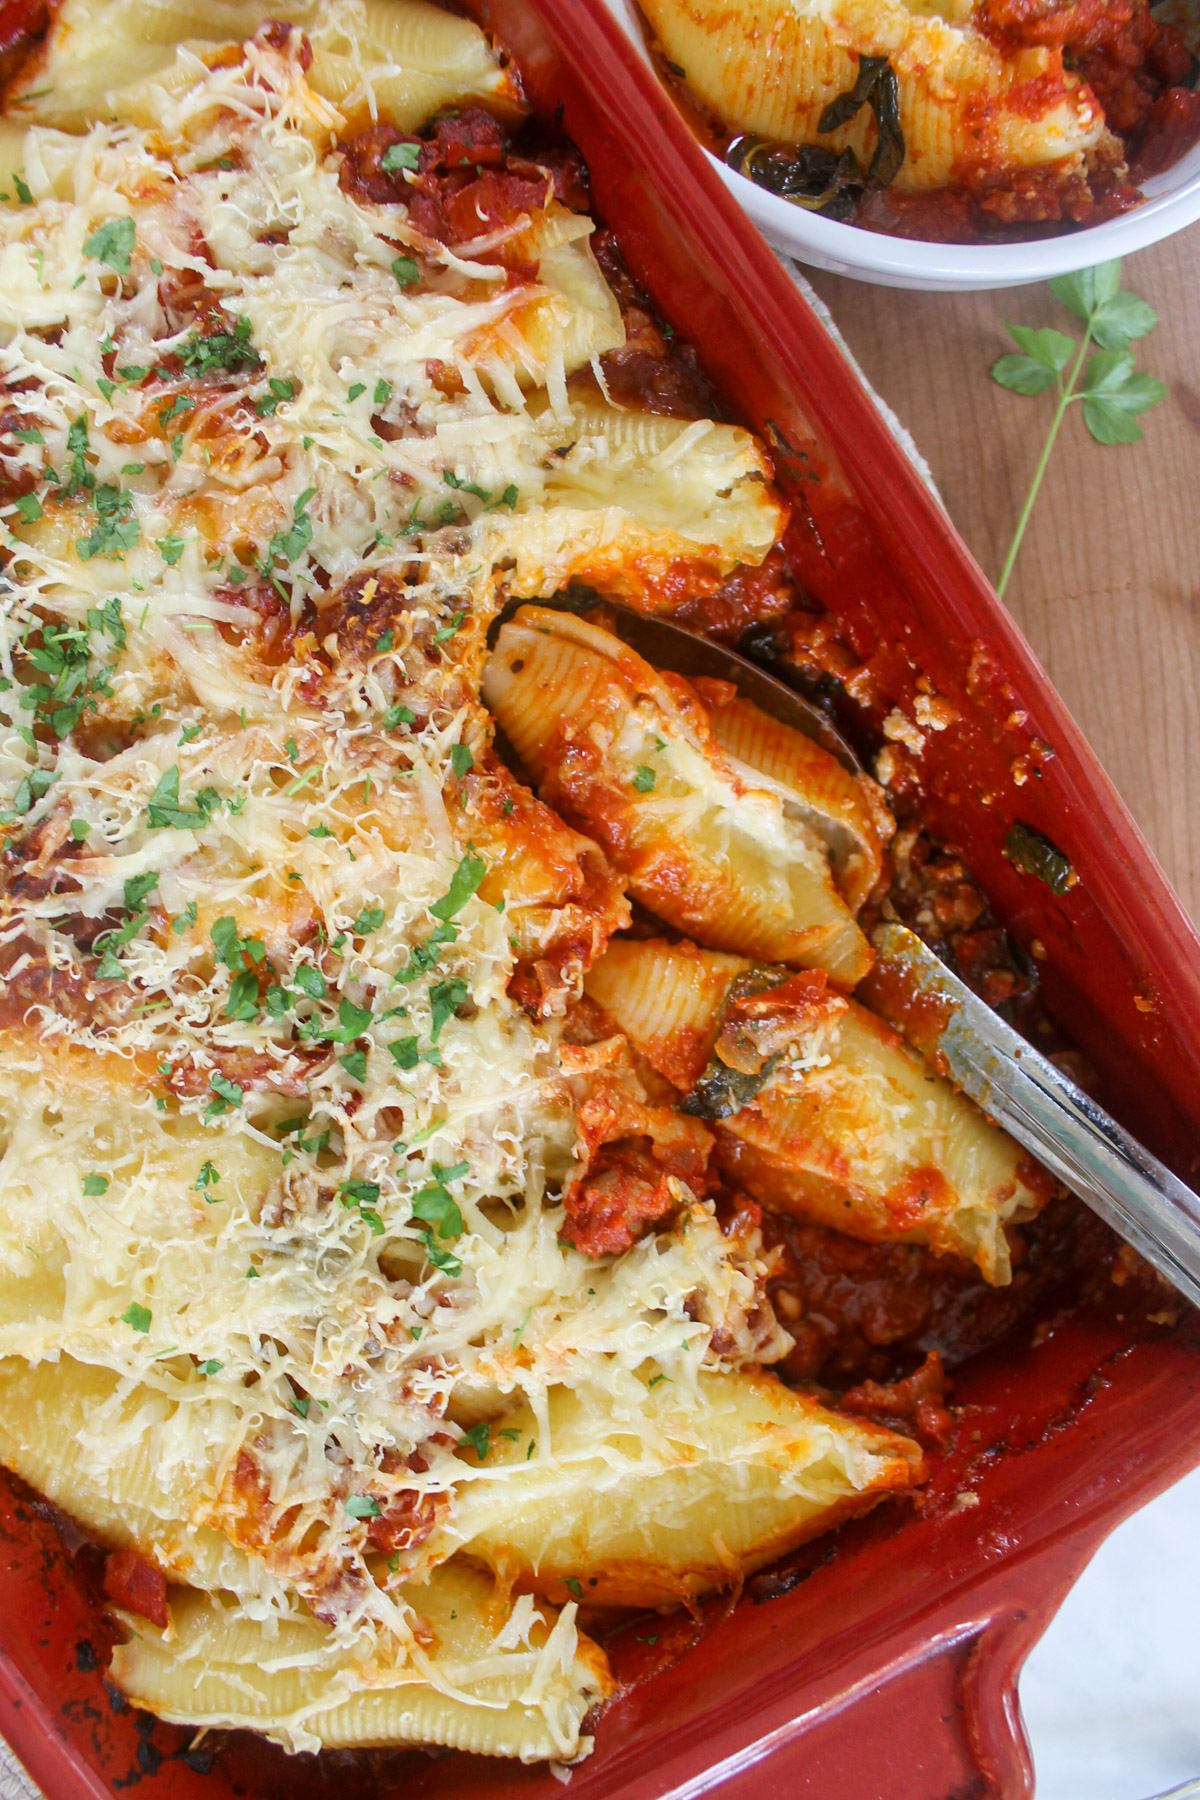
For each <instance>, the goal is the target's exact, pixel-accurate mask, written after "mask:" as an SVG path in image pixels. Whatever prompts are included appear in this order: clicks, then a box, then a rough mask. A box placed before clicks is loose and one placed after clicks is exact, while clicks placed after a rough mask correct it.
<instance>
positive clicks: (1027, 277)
mask: <svg viewBox="0 0 1200 1800" xmlns="http://www.w3.org/2000/svg"><path fill="white" fill-rule="evenodd" d="M604 4H605V5H606V6H607V7H608V10H609V11H610V12H611V13H612V14H613V16H614V18H616V19H617V20H618V22H619V23H620V24H621V25H622V26H623V27H624V29H625V31H626V32H627V33H628V35H629V37H630V38H631V39H632V41H633V43H634V44H635V45H636V47H637V49H638V51H639V53H640V54H641V56H642V57H643V58H645V60H646V61H647V62H649V61H650V58H649V55H648V53H647V50H646V42H645V38H644V36H643V34H642V28H641V24H640V22H639V20H638V15H637V11H636V9H635V6H634V4H633V0H604ZM705 155H706V156H708V157H709V161H710V162H711V163H712V165H713V168H714V169H716V171H717V173H718V174H719V175H720V177H721V180H722V181H723V182H724V183H725V185H726V187H727V188H729V189H730V191H731V192H732V193H733V194H734V196H735V197H736V198H737V200H738V201H739V202H740V204H741V206H742V207H743V208H744V210H745V211H746V212H747V213H749V215H750V217H751V218H752V219H753V220H754V223H755V224H756V225H757V226H758V228H759V230H760V231H761V232H762V234H763V236H764V237H765V238H767V239H768V240H769V242H770V243H772V244H774V246H775V248H776V249H777V250H783V251H785V252H786V253H787V255H789V256H794V257H796V259H797V260H798V261H799V262H802V263H808V264H809V265H810V267H812V268H816V269H827V270H828V271H829V272H830V274H832V275H850V276H853V277H854V279H855V280H856V281H873V282H876V283H878V284H879V285H880V286H882V287H900V288H930V289H935V290H943V291H944V290H950V289H958V290H967V289H973V288H1006V287H1020V286H1022V285H1023V284H1024V283H1026V282H1030V281H1049V280H1050V278H1051V277H1052V276H1054V275H1066V274H1069V273H1070V272H1071V271H1072V270H1074V269H1088V268H1091V267H1092V266H1093V264H1095V263H1102V262H1108V261H1109V260H1110V258H1112V257H1116V256H1129V255H1131V254H1132V253H1133V252H1134V251H1135V250H1144V249H1145V248H1146V246H1147V244H1156V243H1157V242H1158V240H1159V239H1160V238H1165V237H1170V236H1171V234H1172V232H1176V231H1182V229H1183V227H1184V226H1185V225H1192V224H1194V223H1195V222H1196V220H1197V219H1200V144H1197V145H1196V146H1195V147H1194V148H1193V149H1192V150H1190V151H1189V152H1188V154H1187V155H1186V156H1185V157H1182V158H1181V159H1180V161H1179V162H1177V163H1176V164H1175V165H1174V167H1173V168H1170V169H1167V170H1166V171H1165V173H1164V174H1162V175H1156V176H1154V177H1153V179H1152V180H1150V181H1146V182H1144V183H1143V184H1142V192H1143V193H1144V194H1146V195H1147V196H1148V197H1147V199H1146V201H1145V203H1144V204H1143V205H1141V206H1139V207H1137V208H1135V210H1134V211H1133V212H1129V213H1123V214H1122V215H1121V217H1120V218H1117V219H1109V220H1108V221H1107V223H1106V224H1103V225H1088V226H1085V227H1084V228H1083V229H1082V230H1079V231H1067V232H1064V233H1063V234H1062V235H1061V236H1060V237H1050V238H1037V239H1035V240H1031V241H1030V242H1028V243H1016V244H933V243H926V242H924V241H923V240H921V239H915V238H898V237H886V236H884V235H883V233H881V232H877V231H861V230H860V229H859V227H858V226H857V225H843V224H840V223H839V222H838V220H836V219H822V218H820V217H819V216H818V215H817V214H816V213H811V212H805V211H804V209H803V207H799V206H791V205H789V203H788V202H787V201H786V200H781V199H780V198H779V196H778V195H777V194H768V193H767V192H766V190H765V189H764V188H760V187H758V186H757V185H756V184H755V183H754V182H753V181H750V180H748V179H747V177H746V176H745V175H739V174H737V172H736V171H735V170H733V169H731V168H729V167H728V165H727V164H726V163H723V162H721V161H720V159H719V158H718V157H715V156H712V155H710V154H709V152H708V151H705Z"/></svg>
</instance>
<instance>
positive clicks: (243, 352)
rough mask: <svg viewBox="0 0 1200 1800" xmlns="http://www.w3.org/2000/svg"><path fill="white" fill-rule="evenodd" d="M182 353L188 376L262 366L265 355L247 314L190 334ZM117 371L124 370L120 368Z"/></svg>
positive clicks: (259, 367)
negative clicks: (228, 325) (228, 326)
mask: <svg viewBox="0 0 1200 1800" xmlns="http://www.w3.org/2000/svg"><path fill="white" fill-rule="evenodd" d="M179 354H180V356H181V357H182V358H183V372H184V374H185V375H186V376H189V377H198V376H204V375H211V374H212V372H213V371H214V369H229V370H235V369H261V368H262V358H261V357H260V356H259V354H258V351H257V350H256V349H255V348H254V346H253V344H252V343H251V342H250V321H249V319H248V318H245V317H242V318H240V319H238V321H237V323H236V324H235V326H234V328H233V330H232V331H214V332H211V333H210V334H209V335H208V336H207V337H201V336H199V335H195V336H193V337H190V338H189V339H188V340H187V342H186V343H185V344H184V346H183V348H182V350H181V351H180V353H179ZM118 373H119V374H121V373H124V371H123V370H118ZM288 398H289V399H290V398H291V396H290V395H289V396H288Z"/></svg>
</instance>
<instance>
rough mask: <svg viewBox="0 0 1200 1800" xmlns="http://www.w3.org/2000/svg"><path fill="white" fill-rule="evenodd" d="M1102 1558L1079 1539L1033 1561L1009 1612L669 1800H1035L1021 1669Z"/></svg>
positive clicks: (953, 1634) (883, 1676) (882, 1675)
mask: <svg viewBox="0 0 1200 1800" xmlns="http://www.w3.org/2000/svg"><path fill="white" fill-rule="evenodd" d="M1095 1547H1096V1546H1095V1543H1094V1541H1092V1542H1088V1543H1086V1544H1080V1543H1079V1542H1078V1541H1077V1540H1070V1541H1069V1542H1068V1543H1066V1544H1065V1545H1064V1544H1063V1543H1058V1544H1055V1545H1054V1546H1052V1547H1051V1548H1049V1549H1047V1550H1045V1551H1043V1553H1042V1554H1041V1555H1040V1556H1037V1557H1033V1558H1027V1559H1022V1560H1021V1562H1020V1565H1019V1572H1018V1571H1012V1572H1011V1573H1010V1575H1009V1578H1008V1579H1007V1580H1004V1581H1003V1582H1002V1588H1004V1589H1007V1588H1011V1590H1012V1596H1013V1597H1012V1600H1011V1602H1010V1603H999V1604H998V1605H997V1607H996V1610H995V1611H993V1612H990V1613H989V1614H988V1615H987V1616H984V1617H979V1616H978V1615H977V1616H976V1617H974V1618H968V1619H965V1620H963V1621H962V1622H961V1623H959V1624H957V1625H950V1626H947V1627H945V1628H944V1629H942V1630H940V1631H936V1632H932V1633H931V1634H930V1635H929V1636H928V1637H927V1638H926V1639H925V1640H924V1641H923V1642H920V1643H919V1644H917V1645H915V1646H913V1649H912V1650H911V1652H910V1654H909V1655H907V1656H905V1655H903V1654H901V1655H900V1656H898V1657H897V1658H896V1660H895V1661H894V1662H893V1663H892V1664H891V1666H890V1668H887V1667H885V1668H883V1669H876V1671H875V1672H874V1673H873V1675H872V1676H871V1677H869V1678H868V1679H867V1680H866V1681H863V1682H861V1683H857V1684H854V1685H852V1686H850V1687H848V1688H847V1690H846V1692H845V1693H844V1695H843V1696H841V1698H840V1700H839V1701H835V1702H834V1703H833V1704H832V1705H830V1704H828V1703H826V1704H825V1705H823V1706H822V1707H821V1708H820V1709H819V1711H818V1712H816V1713H815V1714H812V1715H809V1717H808V1718H807V1719H805V1718H804V1717H801V1718H799V1719H797V1720H795V1721H793V1722H792V1723H791V1724H790V1725H788V1726H785V1727H784V1728H783V1729H782V1730H780V1731H779V1732H778V1733H777V1734H775V1735H774V1738H773V1740H772V1739H768V1740H766V1741H763V1740H761V1739H760V1740H759V1742H758V1743H757V1744H755V1745H753V1746H751V1747H749V1749H748V1750H747V1751H746V1752H745V1753H744V1755H743V1756H742V1757H734V1758H730V1759H729V1760H728V1761H727V1762H726V1763H725V1764H724V1765H718V1766H716V1767H714V1768H713V1769H712V1770H711V1771H709V1772H708V1773H707V1775H706V1776H705V1777H702V1778H701V1780H700V1781H699V1782H698V1783H696V1784H695V1785H690V1784H689V1785H686V1786H685V1787H684V1788H682V1789H673V1790H671V1793H670V1800H693V1796H697V1797H698V1796H699V1795H700V1794H716V1793H718V1792H719V1795H720V1800H796V1796H798V1795H811V1796H812V1797H813V1800H832V1796H835V1795H838V1796H841V1800H1033V1794H1034V1769H1033V1759H1032V1756H1031V1753H1030V1748H1029V1741H1028V1739H1027V1737H1026V1735H1025V1728H1024V1723H1023V1721H1022V1718H1021V1706H1020V1699H1019V1695H1018V1683H1019V1681H1020V1676H1021V1670H1022V1668H1023V1667H1024V1664H1025V1659H1026V1657H1027V1656H1028V1655H1029V1652H1030V1651H1031V1650H1032V1648H1033V1646H1034V1644H1036V1642H1037V1641H1038V1639H1039V1638H1040V1637H1041V1635H1042V1633H1043V1632H1044V1631H1045V1630H1046V1627H1047V1626H1048V1625H1049V1623H1050V1621H1051V1619H1052V1618H1053V1616H1054V1614H1055V1613H1056V1612H1057V1611H1058V1608H1059V1607H1060V1606H1061V1605H1062V1602H1063V1601H1064V1599H1065V1598H1066V1596H1067V1593H1068V1592H1069V1590H1070V1588H1071V1587H1072V1585H1073V1584H1074V1582H1075V1581H1076V1580H1077V1579H1078V1577H1079V1574H1080V1572H1081V1570H1082V1568H1083V1567H1084V1566H1085V1564H1086V1563H1087V1561H1088V1559H1089V1558H1090V1556H1091V1554H1092V1553H1093V1551H1094V1549H1095ZM1018 1593H1019V1594H1020V1596H1021V1599H1020V1600H1018V1599H1017V1595H1018ZM1030 1593H1035V1594H1036V1595H1037V1596H1038V1599H1037V1602H1036V1605H1034V1606H1030V1604H1029V1602H1028V1595H1029V1594H1030ZM972 1597H973V1598H974V1596H972Z"/></svg>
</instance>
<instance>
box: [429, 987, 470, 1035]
mask: <svg viewBox="0 0 1200 1800" xmlns="http://www.w3.org/2000/svg"><path fill="white" fill-rule="evenodd" d="M468 991H469V990H468V988H467V984H466V982H465V981H464V980H463V979H462V977H461V976H459V975H452V976H451V977H450V978H449V979H448V980H446V981H435V982H433V983H432V984H431V986H430V989H429V999H430V1002H431V1004H432V1007H433V1019H432V1022H431V1023H430V1027H429V1035H430V1038H431V1039H432V1040H433V1042H434V1043H435V1044H436V1043H437V1041H438V1037H439V1035H440V1033H441V1029H442V1026H443V1025H445V1023H446V1022H447V1020H448V1019H452V1018H453V1017H454V1015H455V1013H456V1012H457V1011H458V1009H459V1007H460V1006H461V1005H462V1003H463V1001H464V1000H465V999H466V997H467V994H468Z"/></svg>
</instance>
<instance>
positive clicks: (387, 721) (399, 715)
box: [380, 702, 417, 731]
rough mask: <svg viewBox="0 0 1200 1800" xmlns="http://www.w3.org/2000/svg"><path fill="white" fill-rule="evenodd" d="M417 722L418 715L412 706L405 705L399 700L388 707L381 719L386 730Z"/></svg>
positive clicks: (393, 729) (381, 723)
mask: <svg viewBox="0 0 1200 1800" xmlns="http://www.w3.org/2000/svg"><path fill="white" fill-rule="evenodd" d="M416 722H417V715H416V713H415V712H414V711H413V709H412V707H411V706H403V705H401V704H400V703H399V702H397V704H396V705H395V706H389V707H388V709H387V711H386V712H385V713H384V715H383V718H382V719H381V720H380V725H381V726H382V728H383V730H384V731H395V729H396V727H397V725H415V724H416Z"/></svg>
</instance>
